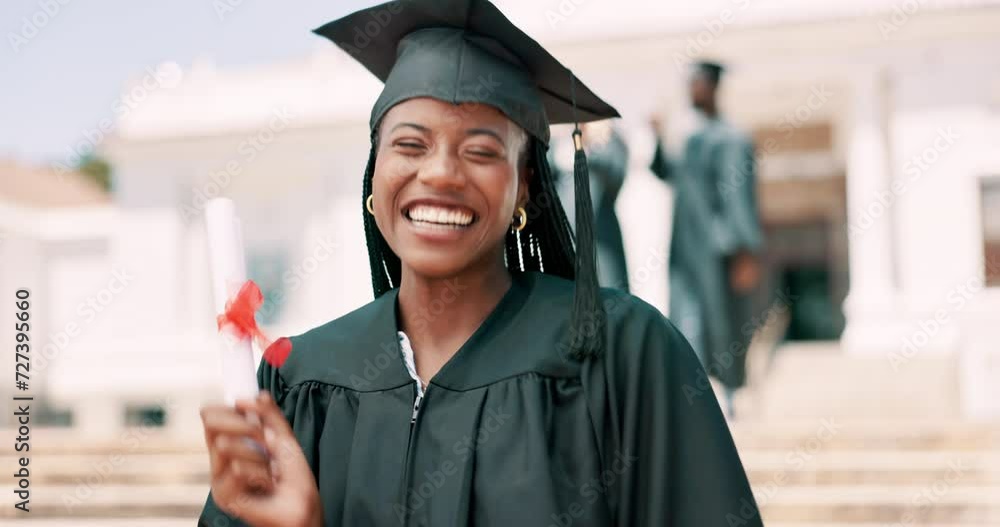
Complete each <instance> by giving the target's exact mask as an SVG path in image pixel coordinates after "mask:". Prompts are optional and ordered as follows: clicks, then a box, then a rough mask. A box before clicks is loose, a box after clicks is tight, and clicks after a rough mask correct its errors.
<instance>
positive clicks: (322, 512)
mask: <svg viewBox="0 0 1000 527" xmlns="http://www.w3.org/2000/svg"><path fill="white" fill-rule="evenodd" d="M378 20H382V21H385V23H384V24H383V23H379V22H377V21H378ZM373 21H376V22H373ZM373 23H374V24H379V26H378V31H377V32H375V33H376V34H375V35H373V36H372V39H371V42H369V43H367V45H365V46H363V47H358V46H355V45H354V44H353V40H354V38H355V36H356V31H355V30H356V29H358V28H362V30H363V28H365V27H366V24H368V25H369V26H370V25H371V24H373ZM316 32H317V33H318V34H320V35H322V36H324V37H326V38H328V39H330V40H332V41H333V42H334V43H336V44H337V45H339V46H341V47H342V48H343V49H345V50H346V51H348V52H349V53H350V54H351V55H352V56H353V57H354V58H355V59H356V60H358V62H360V63H361V64H362V65H364V66H365V67H366V68H368V69H369V70H370V71H371V72H372V73H373V74H374V75H376V76H377V77H378V78H379V79H380V80H382V81H383V82H384V83H385V85H384V89H383V91H382V93H381V95H380V96H379V97H378V99H377V101H376V102H375V105H374V108H373V109H372V113H371V121H370V126H371V141H372V148H371V154H370V158H369V162H368V165H367V168H366V169H365V171H364V174H363V184H362V186H361V189H360V190H361V193H360V195H359V199H358V212H359V213H361V214H363V215H364V223H365V234H366V237H367V241H368V251H369V261H370V264H371V275H372V286H373V292H374V297H375V299H374V300H373V301H372V302H370V303H368V304H366V305H364V306H361V307H359V308H358V309H357V310H355V311H353V312H351V313H349V314H347V315H344V316H342V317H340V318H337V319H335V320H332V321H331V322H329V323H327V324H324V325H322V326H320V327H317V328H314V329H312V330H310V331H307V332H305V333H303V334H301V335H297V336H293V337H291V338H281V339H278V340H277V341H275V343H274V344H273V345H271V346H270V347H268V349H267V350H266V351H265V353H264V360H263V361H262V362H261V364H260V367H259V370H258V382H259V384H260V387H261V389H262V391H261V395H260V396H259V397H258V398H257V399H255V400H248V401H240V402H238V403H237V405H236V407H235V408H233V407H225V406H208V407H205V408H203V410H202V419H203V422H204V426H205V439H206V444H207V445H208V449H209V458H210V461H211V474H212V485H211V493H210V494H209V497H208V500H207V502H206V504H205V507H204V510H203V512H202V514H201V517H200V520H199V525H202V526H213V527H214V526H241V525H253V526H258V527H266V526H278V525H281V526H286V527H287V526H291V527H297V526H306V525H308V526H317V525H327V526H365V527H369V526H400V525H402V526H418V525H420V526H434V527H443V526H449V527H451V526H460V525H461V526H464V525H469V526H472V525H475V526H480V527H489V526H495V527H509V526H529V525H530V526H536V525H537V526H549V525H554V526H567V525H574V526H602V527H606V526H609V525H616V526H622V527H625V526H629V527H632V526H657V527H660V526H664V525H676V526H682V525H683V526H698V527H715V526H718V527H722V526H729V525H733V524H734V523H733V522H737V523H738V524H740V525H761V524H762V523H761V520H760V517H759V514H758V512H757V508H756V504H755V502H754V497H753V494H752V493H751V490H750V485H749V483H748V481H747V477H746V475H745V473H744V469H743V466H742V464H741V462H740V458H739V456H738V454H737V451H736V448H735V446H734V443H733V439H732V437H731V435H730V431H729V429H728V427H727V424H726V421H725V419H724V417H723V414H722V411H721V410H720V407H719V404H718V402H717V401H716V399H715V398H714V397H713V396H712V395H711V392H710V391H709V393H708V394H707V396H700V397H690V393H689V390H690V389H693V388H695V387H696V386H699V385H701V384H702V383H703V378H704V370H703V368H702V367H701V365H700V364H699V362H698V359H697V357H696V356H695V354H694V352H693V351H692V349H691V347H690V345H689V344H688V343H687V341H686V340H685V339H684V337H683V336H682V335H681V334H680V332H678V331H677V329H675V327H674V326H673V325H672V324H671V323H670V322H669V321H668V320H667V319H666V318H664V317H663V315H662V314H661V313H660V312H659V311H657V310H656V309H655V308H653V307H652V306H650V305H648V304H646V303H645V302H643V301H641V300H640V299H638V298H636V297H633V296H631V295H629V294H627V293H625V292H623V291H621V290H616V289H607V288H600V287H599V286H598V283H597V273H596V269H595V254H594V245H593V228H592V223H593V217H592V216H593V214H592V208H591V203H590V196H589V178H590V176H589V174H588V171H587V162H586V157H585V154H584V152H583V148H582V147H583V145H582V138H581V134H580V132H579V129H578V128H577V127H576V126H574V131H573V134H572V135H573V136H574V142H575V157H574V176H573V177H574V183H575V187H576V188H575V190H576V193H575V200H576V210H577V214H576V218H575V225H576V228H575V236H574V234H573V232H574V229H571V228H570V226H569V224H568V221H567V219H566V216H565V212H564V210H563V207H562V205H561V203H560V201H559V198H558V196H557V195H556V192H555V188H554V182H553V178H552V174H551V171H550V169H549V165H548V162H547V161H546V152H547V149H548V144H549V141H550V137H549V125H550V124H553V123H571V124H574V125H576V123H582V122H588V121H594V120H601V119H607V118H612V117H616V116H617V115H618V113H617V111H615V109H614V108H612V107H611V106H609V105H608V104H607V103H605V102H604V101H602V100H601V99H600V98H599V97H598V96H597V95H595V94H594V93H593V92H591V91H590V90H589V89H588V88H587V87H586V86H585V85H584V84H583V83H582V82H581V81H580V80H579V79H577V78H576V77H575V76H574V75H573V74H572V73H571V72H570V71H569V70H568V69H567V68H566V67H565V66H563V65H562V64H560V63H559V62H558V61H557V60H556V59H555V58H553V57H552V55H550V54H549V53H548V52H547V51H546V50H545V49H544V48H542V47H541V46H540V45H539V44H538V43H537V42H535V41H534V40H532V39H531V38H530V37H528V36H527V35H525V34H524V33H523V32H521V30H519V29H518V28H517V27H515V26H514V25H513V24H512V23H511V22H510V21H509V20H507V18H506V17H505V16H504V15H503V14H502V13H501V12H500V11H499V10H498V9H497V8H496V7H495V6H493V5H492V4H490V3H489V2H487V1H485V0H411V1H404V2H393V3H387V4H382V5H378V6H375V7H372V8H369V9H365V10H362V11H358V12H356V13H353V14H350V15H348V16H346V17H344V18H341V19H338V20H335V21H333V22H330V23H328V24H326V25H324V26H322V27H320V28H319V29H317V30H316ZM330 96H331V97H336V96H337V95H336V93H331V94H330ZM329 294H331V295H335V294H337V292H336V291H330V292H329ZM685 388H688V390H685ZM251 414H252V416H253V417H252V418H249V417H246V416H248V415H251ZM258 422H259V424H258Z"/></svg>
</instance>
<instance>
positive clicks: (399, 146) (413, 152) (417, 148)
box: [392, 140, 426, 156]
mask: <svg viewBox="0 0 1000 527" xmlns="http://www.w3.org/2000/svg"><path fill="white" fill-rule="evenodd" d="M392 146H393V148H395V149H396V150H397V151H398V152H399V153H401V154H403V155H406V156H417V155H420V154H422V153H423V152H424V150H426V147H424V144H423V143H420V142H417V141H414V140H400V141H395V142H393V143H392Z"/></svg>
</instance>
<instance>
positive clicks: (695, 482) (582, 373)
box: [199, 272, 762, 527]
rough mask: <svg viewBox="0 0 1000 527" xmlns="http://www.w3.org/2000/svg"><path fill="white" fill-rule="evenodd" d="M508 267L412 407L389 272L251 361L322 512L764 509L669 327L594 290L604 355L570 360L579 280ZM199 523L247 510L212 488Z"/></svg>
mask: <svg viewBox="0 0 1000 527" xmlns="http://www.w3.org/2000/svg"><path fill="white" fill-rule="evenodd" d="M513 276H514V279H513V285H512V287H511V288H510V289H509V290H508V291H507V292H506V293H505V294H504V296H503V298H502V299H501V300H500V302H499V304H498V305H497V306H496V308H494V310H493V311H492V312H491V313H490V315H489V316H488V317H487V318H486V320H485V321H484V322H483V323H482V325H481V326H480V327H479V328H478V329H477V330H476V331H475V333H474V334H473V335H472V336H471V337H470V338H469V340H468V341H467V342H466V343H465V344H464V345H463V346H462V347H461V348H460V349H459V350H458V352H457V353H456V354H455V355H454V357H452V359H451V360H450V361H449V362H448V363H446V364H445V365H444V366H443V367H442V368H441V370H440V371H439V372H438V374H437V375H436V376H435V377H434V378H433V379H432V380H431V381H430V383H429V385H428V388H427V390H426V392H425V397H424V400H423V402H422V404H421V405H420V408H419V411H418V412H417V413H416V416H415V419H414V402H415V398H416V391H417V385H416V383H415V381H414V380H413V379H412V378H411V377H410V375H409V374H408V372H407V369H406V366H405V364H404V360H403V355H402V352H401V350H400V347H399V341H398V339H397V333H396V332H397V328H398V327H399V326H398V315H397V300H396V298H397V293H398V289H393V290H391V291H389V292H388V293H386V294H384V295H382V296H381V297H379V298H378V299H376V300H374V301H373V302H371V303H369V304H367V305H365V306H363V307H361V308H360V309H357V310H355V311H353V312H351V313H349V314H347V315H344V316H343V317H340V318H338V319H336V320H334V321H332V322H329V323H327V324H325V325H323V326H320V327H318V328H315V329H313V330H311V331H309V332H307V333H305V334H303V335H300V336H296V337H292V338H291V343H292V351H291V353H290V354H289V355H288V358H287V361H286V362H284V364H282V365H281V367H280V368H278V369H276V368H274V367H272V366H270V365H269V364H268V363H267V362H265V361H261V366H260V369H259V371H258V379H259V382H260V385H261V388H262V389H266V390H269V391H270V392H271V393H272V394H273V395H274V397H275V399H276V401H277V402H278V404H279V405H280V407H281V408H282V409H283V411H284V414H285V416H286V417H287V419H288V421H289V422H290V423H291V425H292V429H293V430H294V432H295V435H296V437H297V438H298V440H299V443H300V444H301V445H302V449H303V451H304V452H305V456H306V458H307V459H308V461H309V464H310V466H311V467H312V469H313V473H314V474H315V476H316V480H317V483H318V486H319V492H320V496H321V499H322V502H323V512H324V519H325V522H324V524H325V525H329V526H351V527H354V526H400V525H403V526H416V525H421V526H424V525H425V526H434V527H438V526H441V527H444V526H464V525H476V526H496V527H509V526H515V527H529V526H560V527H562V526H568V525H573V526H598V525H599V526H609V525H617V526H665V525H676V526H691V527H714V526H720V527H722V526H726V527H728V526H730V525H750V526H756V525H762V523H761V520H760V517H759V514H758V511H757V507H756V504H755V502H754V498H753V495H752V493H751V490H750V486H749V484H748V482H747V478H746V475H745V473H744V470H743V467H742V464H741V462H740V459H739V456H738V455H737V452H736V448H735V447H734V444H733V440H732V436H731V435H730V432H729V429H728V428H727V425H726V422H725V420H724V418H723V415H722V412H721V411H720V409H719V405H718V403H717V401H716V399H715V396H714V395H713V393H712V391H711V388H710V386H709V384H708V381H707V377H706V376H705V373H704V370H703V369H702V367H701V365H700V364H699V362H698V360H697V358H696V357H695V355H694V353H693V352H692V350H691V347H690V346H689V345H688V343H687V342H686V341H685V340H684V338H683V337H682V336H681V335H680V333H679V332H678V331H677V330H676V329H675V328H674V326H673V325H672V324H671V323H670V322H669V321H667V319H666V318H664V317H663V316H662V314H661V313H660V312H659V311H657V310H656V309H655V308H653V307H652V306H650V305H649V304H647V303H645V302H643V301H642V300H640V299H638V298H637V297H635V296H632V295H629V294H627V293H624V292H622V291H619V290H614V289H607V288H606V289H602V290H601V298H602V300H603V303H604V308H605V313H606V314H607V340H606V346H605V350H604V354H603V356H602V357H601V358H599V359H591V360H589V361H586V362H582V363H581V362H578V361H576V360H574V359H571V358H568V357H567V356H566V354H565V353H564V351H565V348H564V346H563V344H561V343H562V342H563V340H562V335H563V333H564V331H565V330H566V328H567V327H568V323H569V321H568V314H569V312H570V306H571V305H572V301H573V283H572V282H570V281H568V280H564V279H561V278H557V277H553V276H550V275H545V274H541V273H535V272H531V273H523V274H518V273H515V274H514V275H513ZM411 420H412V424H411ZM199 525H204V526H216V525H227V526H237V525H244V524H243V523H241V522H239V521H236V520H232V521H230V519H229V518H228V517H227V516H226V515H225V514H224V513H223V512H221V511H220V510H219V509H218V507H217V506H216V505H215V503H214V502H213V501H212V498H211V495H209V498H208V501H207V503H206V504H205V508H204V511H203V512H202V515H201V519H200V522H199Z"/></svg>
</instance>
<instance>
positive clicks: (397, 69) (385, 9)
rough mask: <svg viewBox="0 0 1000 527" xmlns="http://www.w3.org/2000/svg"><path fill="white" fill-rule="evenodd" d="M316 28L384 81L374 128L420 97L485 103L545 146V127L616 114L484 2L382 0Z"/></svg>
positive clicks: (494, 8) (467, 0)
mask: <svg viewBox="0 0 1000 527" xmlns="http://www.w3.org/2000/svg"><path fill="white" fill-rule="evenodd" d="M314 32H315V33H317V34H319V35H322V36H324V37H326V38H328V39H330V40H331V41H333V42H334V43H335V44H337V45H338V46H340V47H341V48H342V49H344V50H345V51H347V52H348V53H350V54H351V56H353V57H354V58H355V59H356V60H357V61H358V62H360V63H361V64H362V65H364V66H365V67H366V68H368V71H371V72H372V73H373V74H375V76H376V77H378V78H379V79H380V80H381V81H383V82H384V83H385V88H384V89H383V91H382V94H381V95H380V96H379V98H378V101H376V103H375V106H374V108H373V109H372V116H371V124H372V126H374V125H375V124H377V123H378V121H379V120H380V119H381V118H382V116H383V115H384V114H385V112H386V111H387V110H388V109H389V108H391V107H392V106H393V105H395V104H396V103H398V102H400V101H403V100H405V99H408V98H411V97H418V96H427V97H433V98H435V99H439V100H443V101H448V102H453V103H460V102H477V103H483V104H488V105H490V106H493V107H495V108H497V109H499V110H501V111H502V112H504V114H506V115H507V117H509V118H510V119H511V120H513V121H514V122H516V123H518V124H519V125H520V126H521V127H522V128H524V129H525V130H526V131H527V132H528V133H530V134H531V135H533V136H535V137H537V138H538V139H541V140H542V141H543V142H545V143H548V138H549V130H548V125H549V124H561V123H574V122H586V121H593V120H597V119H606V118H609V117H619V115H618V111H617V110H615V109H614V108H612V107H611V105H609V104H608V103H606V102H604V101H602V100H601V99H600V98H599V97H597V96H596V95H594V93H593V92H592V91H590V89H588V88H587V87H586V86H584V85H583V83H582V82H580V80H579V79H577V78H575V77H574V76H573V74H572V72H570V70H569V69H567V68H566V67H565V66H563V65H562V64H561V63H560V62H559V61H558V60H556V59H555V57H553V56H552V55H551V54H550V53H549V52H548V51H546V50H545V48H543V47H542V46H541V45H539V44H538V42H535V40H533V39H532V38H531V37H529V36H528V35H526V34H525V33H524V32H523V31H521V30H520V29H518V27H517V26H515V25H514V24H512V23H511V22H510V20H508V19H507V17H505V16H504V15H503V13H501V12H500V10H499V9H497V8H496V6H494V5H493V4H491V3H489V2H488V1H486V0H403V1H396V2H388V3H385V4H381V5H377V6H374V7H370V8H368V9H363V10H361V11H357V12H355V13H352V14H350V15H347V16H345V17H343V18H340V19H338V20H334V21H333V22H330V23H327V24H325V25H323V26H322V27H319V28H317V29H316V30H314ZM574 99H575V104H576V108H575V111H574Z"/></svg>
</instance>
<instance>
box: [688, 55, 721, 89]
mask: <svg viewBox="0 0 1000 527" xmlns="http://www.w3.org/2000/svg"><path fill="white" fill-rule="evenodd" d="M694 68H695V72H697V73H700V74H702V75H704V76H705V77H706V78H707V79H708V80H710V81H712V84H718V83H719V80H720V79H721V78H722V72H724V71H726V69H725V68H724V67H723V66H722V64H719V63H718V62H712V61H709V60H702V61H698V62H696V63H695V65H694Z"/></svg>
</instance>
